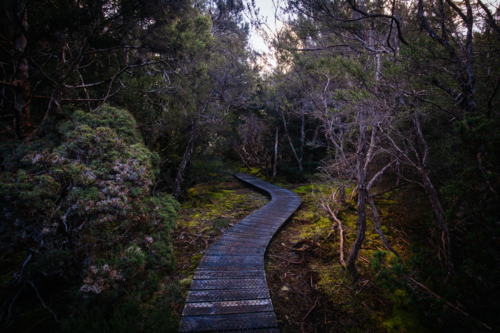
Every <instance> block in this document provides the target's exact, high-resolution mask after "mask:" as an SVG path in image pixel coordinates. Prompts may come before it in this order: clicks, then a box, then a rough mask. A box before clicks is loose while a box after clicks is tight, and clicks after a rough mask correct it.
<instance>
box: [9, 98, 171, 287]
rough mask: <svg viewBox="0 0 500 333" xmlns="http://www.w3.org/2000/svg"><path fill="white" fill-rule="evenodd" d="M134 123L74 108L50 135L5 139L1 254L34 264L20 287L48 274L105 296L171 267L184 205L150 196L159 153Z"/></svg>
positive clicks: (113, 111)
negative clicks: (172, 236) (151, 270)
mask: <svg viewBox="0 0 500 333" xmlns="http://www.w3.org/2000/svg"><path fill="white" fill-rule="evenodd" d="M135 127H136V123H135V120H134V118H133V117H132V116H131V115H130V113H128V112H127V111H126V110H122V109H117V108H113V107H110V106H103V107H102V108H100V109H99V110H97V111H95V112H92V113H88V112H83V111H80V110H77V111H74V112H72V111H68V112H67V119H65V120H63V121H60V122H59V123H57V124H54V133H52V134H51V135H47V136H46V137H45V138H43V139H39V140H35V141H34V142H33V144H26V143H24V144H21V145H14V144H6V145H4V146H3V151H4V155H3V156H4V160H3V163H2V173H1V174H0V179H1V185H0V196H1V197H2V200H1V202H2V217H1V219H2V224H1V235H2V239H1V247H2V252H3V253H5V254H9V255H10V256H12V257H13V258H16V256H19V255H20V254H22V256H21V258H24V259H23V261H25V260H26V258H28V260H26V262H27V263H28V262H29V263H28V264H27V266H26V269H27V272H26V275H24V274H21V276H19V277H18V279H17V280H19V281H17V284H16V285H18V286H19V285H20V287H22V286H23V285H24V284H25V282H26V281H25V280H26V279H27V276H29V279H31V280H35V281H36V279H37V277H38V276H40V274H42V273H43V274H44V275H47V274H48V275H53V276H60V277H65V278H66V279H68V280H71V281H74V282H73V283H76V284H77V285H78V284H79V285H80V287H79V289H80V291H81V292H83V293H84V294H100V293H102V292H104V291H105V290H107V289H110V288H114V289H120V288H122V287H125V286H126V285H127V284H128V283H129V281H130V279H131V278H133V277H134V276H135V275H137V274H138V273H139V272H141V271H143V270H145V269H147V268H153V267H161V268H163V269H166V268H169V267H171V266H172V264H173V257H172V248H171V245H170V240H169V233H170V231H171V230H172V227H173V225H174V223H175V219H176V211H177V209H178V204H177V202H176V201H175V200H173V198H172V197H171V196H170V195H168V194H165V193H155V196H152V195H151V192H150V191H151V189H152V187H153V185H154V183H155V177H156V175H157V172H158V161H159V158H158V155H157V154H156V153H152V152H151V151H149V150H148V149H147V148H146V147H145V146H144V144H143V143H142V140H141V138H140V135H139V133H138V132H137V131H136V130H135ZM28 256H29V257H28ZM18 258H19V257H18ZM56 258H57V260H55V259H56ZM17 260H19V259H17ZM82 276H83V279H82ZM23 279H24V280H23ZM15 280H16V279H14V281H12V282H16V281H15ZM82 280H83V281H82ZM3 282H10V281H5V280H4V281H3Z"/></svg>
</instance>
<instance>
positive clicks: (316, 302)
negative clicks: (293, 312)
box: [302, 296, 319, 321]
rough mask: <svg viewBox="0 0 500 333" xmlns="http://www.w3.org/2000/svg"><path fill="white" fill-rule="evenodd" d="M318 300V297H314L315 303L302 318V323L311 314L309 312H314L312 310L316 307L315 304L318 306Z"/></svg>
mask: <svg viewBox="0 0 500 333" xmlns="http://www.w3.org/2000/svg"><path fill="white" fill-rule="evenodd" d="M318 299H319V296H317V297H316V301H315V302H314V305H313V306H312V308H310V309H309V311H308V312H307V314H306V315H305V316H304V318H302V321H304V320H306V318H307V316H309V314H310V313H311V311H312V310H314V308H315V307H316V304H318Z"/></svg>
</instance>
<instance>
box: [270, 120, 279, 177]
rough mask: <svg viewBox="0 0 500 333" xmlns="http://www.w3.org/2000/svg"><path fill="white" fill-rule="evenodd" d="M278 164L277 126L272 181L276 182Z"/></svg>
mask: <svg viewBox="0 0 500 333" xmlns="http://www.w3.org/2000/svg"><path fill="white" fill-rule="evenodd" d="M277 164H278V127H276V137H275V139H274V164H273V178H272V180H271V182H274V178H275V177H276V165H277Z"/></svg>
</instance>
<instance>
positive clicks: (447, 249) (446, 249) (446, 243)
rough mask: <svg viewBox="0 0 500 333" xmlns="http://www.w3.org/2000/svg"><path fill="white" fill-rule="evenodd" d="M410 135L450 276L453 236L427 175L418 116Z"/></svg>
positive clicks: (412, 125)
mask: <svg viewBox="0 0 500 333" xmlns="http://www.w3.org/2000/svg"><path fill="white" fill-rule="evenodd" d="M410 134H411V136H412V138H413V143H414V147H415V148H414V149H415V154H416V157H417V170H418V172H419V174H420V176H421V177H422V182H423V185H424V188H425V192H426V193H427V197H428V198H429V201H430V203H431V206H432V210H433V211H434V214H435V215H436V219H437V222H438V223H437V224H438V227H439V229H441V231H442V242H443V253H444V255H445V257H446V264H447V266H448V270H449V272H450V274H453V273H454V269H453V261H452V252H451V236H450V231H449V229H448V225H447V222H446V218H445V216H444V209H443V206H442V205H441V201H440V200H439V196H438V193H437V191H436V188H435V187H434V185H433V183H432V181H431V179H430V178H429V175H428V174H427V165H426V162H427V154H428V147H427V143H426V141H425V138H424V136H423V134H422V130H421V128H420V121H419V119H418V116H415V117H413V118H411V119H410Z"/></svg>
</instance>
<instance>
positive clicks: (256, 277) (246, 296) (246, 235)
mask: <svg viewBox="0 0 500 333" xmlns="http://www.w3.org/2000/svg"><path fill="white" fill-rule="evenodd" d="M236 177H238V178H239V179H240V180H242V181H244V182H246V183H249V184H251V185H253V186H255V187H257V188H259V189H262V190H264V191H266V192H268V193H269V194H271V197H272V200H271V202H269V203H268V204H267V205H265V206H264V207H262V208H261V209H259V210H258V211H256V212H254V213H253V214H251V215H249V216H247V217H246V218H245V219H243V220H242V221H241V222H240V223H238V224H237V225H235V226H234V227H233V228H231V229H229V230H228V231H227V232H226V233H225V234H224V235H222V236H221V237H220V238H219V239H218V240H217V241H216V242H215V243H214V244H213V245H212V247H211V248H210V249H209V250H208V251H207V252H206V254H205V256H204V257H203V259H202V260H201V263H200V265H199V266H198V269H197V270H196V273H195V275H194V279H193V282H192V283H191V289H190V291H189V294H188V297H187V301H186V306H185V307H184V312H183V313H182V319H181V324H180V327H179V332H224V331H230V332H253V333H257V332H260V333H264V332H265V333H278V332H279V330H278V324H277V322H276V317H275V315H274V309H273V305H272V303H271V298H270V296H269V290H268V288H267V282H266V275H265V272H264V254H265V252H266V247H267V245H268V244H269V241H270V240H271V238H272V237H273V235H274V234H275V233H276V231H277V230H278V229H279V228H280V227H281V225H282V224H283V223H284V222H285V221H286V220H287V219H288V218H289V217H290V215H292V214H293V212H294V211H295V210H296V209H297V208H298V207H299V206H300V203H301V201H300V198H299V197H298V196H297V195H296V194H295V193H293V192H291V191H288V190H285V189H283V188H281V187H278V186H275V185H272V184H269V183H266V182H264V181H262V180H259V179H257V178H255V177H251V176H249V175H246V174H244V173H240V174H237V175H236Z"/></svg>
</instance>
